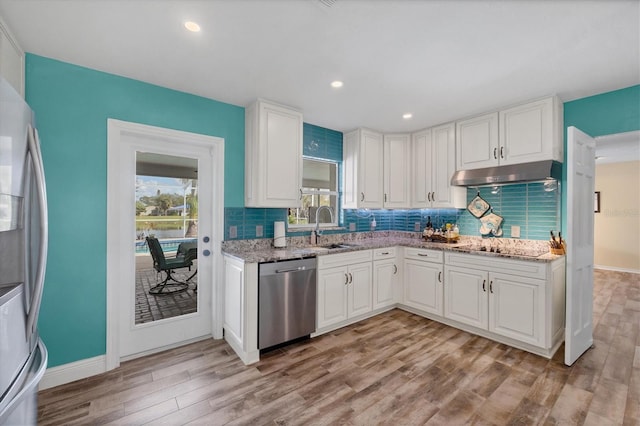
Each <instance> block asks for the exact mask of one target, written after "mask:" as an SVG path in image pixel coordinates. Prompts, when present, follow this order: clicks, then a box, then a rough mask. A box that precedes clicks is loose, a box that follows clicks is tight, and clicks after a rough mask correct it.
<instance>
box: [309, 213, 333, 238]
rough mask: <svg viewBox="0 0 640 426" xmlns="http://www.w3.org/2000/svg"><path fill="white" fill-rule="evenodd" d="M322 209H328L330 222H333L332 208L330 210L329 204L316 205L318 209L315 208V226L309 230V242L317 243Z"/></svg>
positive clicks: (320, 233)
mask: <svg viewBox="0 0 640 426" xmlns="http://www.w3.org/2000/svg"><path fill="white" fill-rule="evenodd" d="M322 209H327V210H328V211H329V216H331V222H333V210H331V207H329V206H320V207H318V210H316V228H315V229H314V230H313V231H311V244H314V245H315V244H317V243H318V236H319V235H322V232H321V231H320V211H322Z"/></svg>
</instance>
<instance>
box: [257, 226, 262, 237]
mask: <svg viewBox="0 0 640 426" xmlns="http://www.w3.org/2000/svg"><path fill="white" fill-rule="evenodd" d="M256 237H262V225H256Z"/></svg>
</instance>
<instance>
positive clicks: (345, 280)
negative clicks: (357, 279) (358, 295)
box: [344, 273, 349, 285]
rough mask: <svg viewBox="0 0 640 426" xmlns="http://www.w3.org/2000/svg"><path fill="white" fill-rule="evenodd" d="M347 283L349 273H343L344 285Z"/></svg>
mask: <svg viewBox="0 0 640 426" xmlns="http://www.w3.org/2000/svg"><path fill="white" fill-rule="evenodd" d="M347 284H349V275H347V274H346V273H345V274H344V285H347Z"/></svg>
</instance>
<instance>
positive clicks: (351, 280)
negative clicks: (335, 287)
mask: <svg viewBox="0 0 640 426" xmlns="http://www.w3.org/2000/svg"><path fill="white" fill-rule="evenodd" d="M349 282H350V283H352V282H353V275H351V272H349Z"/></svg>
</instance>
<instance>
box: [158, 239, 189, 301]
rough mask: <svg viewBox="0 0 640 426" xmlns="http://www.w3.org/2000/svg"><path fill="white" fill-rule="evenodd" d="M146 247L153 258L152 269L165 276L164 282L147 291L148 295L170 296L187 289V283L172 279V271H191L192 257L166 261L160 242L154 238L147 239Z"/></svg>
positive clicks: (178, 257) (179, 257)
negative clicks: (163, 273)
mask: <svg viewBox="0 0 640 426" xmlns="http://www.w3.org/2000/svg"><path fill="white" fill-rule="evenodd" d="M147 245H148V246H149V251H150V252H151V257H152V258H153V268H154V269H155V270H156V271H158V273H159V274H162V272H165V273H166V274H167V276H166V277H165V279H164V281H162V282H161V283H158V284H157V285H156V286H154V287H152V288H151V289H149V294H171V293H176V292H178V291H184V290H186V289H187V288H189V283H187V282H183V281H178V280H177V279H175V278H174V276H173V271H174V270H176V269H181V268H189V271H191V265H193V259H192V257H191V256H176V257H174V258H169V259H167V258H166V257H165V256H164V251H162V246H161V245H160V242H159V241H158V239H157V238H154V237H147ZM170 281H171V282H170Z"/></svg>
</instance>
